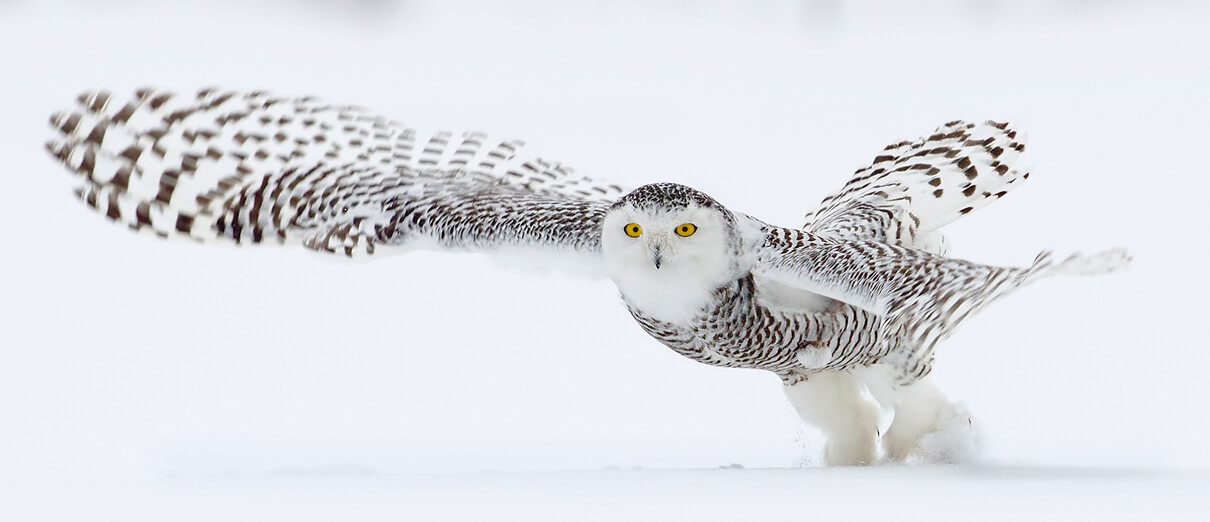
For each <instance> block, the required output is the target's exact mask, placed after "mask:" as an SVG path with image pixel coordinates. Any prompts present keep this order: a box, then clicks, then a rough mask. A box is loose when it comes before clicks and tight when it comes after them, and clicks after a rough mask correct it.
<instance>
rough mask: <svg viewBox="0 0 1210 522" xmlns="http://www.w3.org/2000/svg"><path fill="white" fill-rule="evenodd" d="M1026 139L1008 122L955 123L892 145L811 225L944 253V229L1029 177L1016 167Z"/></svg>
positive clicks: (822, 231) (810, 219)
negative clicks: (914, 138)
mask: <svg viewBox="0 0 1210 522" xmlns="http://www.w3.org/2000/svg"><path fill="white" fill-rule="evenodd" d="M1024 151H1025V139H1024V136H1023V135H1020V134H1019V133H1018V132H1017V131H1016V130H1015V129H1014V128H1013V127H1012V126H1010V125H1009V124H1006V123H997V122H992V121H988V122H985V123H980V124H974V123H966V122H963V121H953V122H950V123H947V124H945V125H943V126H941V127H939V128H937V130H936V131H935V132H934V133H933V134H931V135H929V136H928V137H925V138H921V139H918V140H915V141H903V142H899V143H895V144H892V145H889V146H887V147H886V148H885V149H884V150H883V151H882V153H881V154H879V155H878V157H876V158H874V161H873V162H872V163H871V164H870V165H869V166H867V167H864V168H861V169H859V170H857V172H855V173H854V174H853V177H852V178H851V179H850V180H849V182H848V183H846V184H845V186H844V187H843V188H841V189H840V191H838V192H836V193H835V194H832V195H830V196H828V197H826V198H824V200H823V202H822V203H821V204H820V206H819V208H817V209H816V210H814V211H812V212H810V213H809V214H807V216H806V222H805V225H804V227H803V229H804V230H806V231H808V232H812V233H815V234H819V235H826V236H832V237H838V238H845V239H859V240H871V241H883V242H886V243H891V244H895V245H902V246H907V247H912V248H917V249H922V250H927V251H930V252H932V253H935V254H944V253H945V251H946V245H945V241H944V238H943V237H941V235H940V234H939V233H937V230H938V229H940V228H941V227H943V226H945V225H946V224H948V223H950V222H952V221H954V220H955V219H958V218H959V217H961V216H963V215H966V214H968V213H970V212H973V211H975V210H978V209H980V208H982V207H984V206H986V205H988V204H990V203H991V202H993V201H995V200H997V199H1000V198H1002V197H1004V195H1006V194H1008V192H1009V191H1011V190H1013V189H1014V188H1016V187H1018V186H1020V185H1021V184H1022V182H1023V181H1024V180H1026V179H1028V178H1029V173H1028V172H1021V171H1019V170H1017V169H1016V168H1014V163H1015V162H1016V160H1017V158H1018V157H1019V156H1020V154H1021V153H1022V152H1024Z"/></svg>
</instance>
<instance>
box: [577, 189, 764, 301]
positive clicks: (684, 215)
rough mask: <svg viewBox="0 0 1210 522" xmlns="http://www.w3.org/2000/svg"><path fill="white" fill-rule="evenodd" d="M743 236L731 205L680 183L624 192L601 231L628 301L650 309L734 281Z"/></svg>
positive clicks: (605, 251) (609, 264)
mask: <svg viewBox="0 0 1210 522" xmlns="http://www.w3.org/2000/svg"><path fill="white" fill-rule="evenodd" d="M740 243H741V242H740V237H739V233H738V232H737V230H736V225H735V216H734V215H733V214H732V213H731V212H730V211H728V210H727V209H726V208H725V207H723V206H722V205H720V204H719V203H718V202H717V201H715V200H714V199H713V198H711V197H710V196H707V195H706V194H703V193H701V192H698V191H697V190H694V189H692V188H689V187H686V186H684V185H677V184H674V183H656V184H651V185H644V186H642V187H639V188H637V189H635V190H634V191H633V192H631V193H629V194H627V195H626V196H624V197H622V198H621V199H619V200H618V201H617V203H614V205H613V207H611V208H610V210H609V213H608V214H606V216H605V220H604V222H603V229H602V231H601V250H602V253H603V255H604V259H605V263H606V267H607V269H608V271H609V275H610V277H611V278H613V280H614V283H616V284H617V285H618V288H619V289H620V290H621V291H622V295H623V297H625V298H626V300H627V301H629V302H630V303H631V304H632V305H635V306H637V307H639V308H641V309H643V310H644V311H649V310H650V311H652V312H654V310H651V309H652V308H667V306H664V305H662V304H660V303H665V304H667V302H669V301H680V300H682V299H690V300H692V299H698V298H701V297H702V294H703V293H706V295H707V296H708V295H710V294H713V292H714V291H715V290H717V289H718V288H719V287H720V286H721V285H724V284H726V283H728V282H730V281H732V280H734V279H735V277H737V275H736V257H737V256H738V255H739V249H740V247H741V244H740ZM673 307H674V308H675V307H676V306H673ZM665 312H669V313H671V312H672V311H670V310H665ZM661 315H665V316H666V315H669V314H668V313H665V314H661Z"/></svg>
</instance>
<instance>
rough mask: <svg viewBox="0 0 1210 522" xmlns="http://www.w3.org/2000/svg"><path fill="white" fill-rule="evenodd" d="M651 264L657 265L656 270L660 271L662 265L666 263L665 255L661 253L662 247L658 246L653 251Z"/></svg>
mask: <svg viewBox="0 0 1210 522" xmlns="http://www.w3.org/2000/svg"><path fill="white" fill-rule="evenodd" d="M651 262H653V263H655V269H656V270H659V269H660V264H662V263H663V262H664V255H663V254H662V253H660V247H659V246H658V245H657V246H656V247H655V248H654V249H652V251H651Z"/></svg>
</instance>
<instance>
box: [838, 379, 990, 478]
mask: <svg viewBox="0 0 1210 522" xmlns="http://www.w3.org/2000/svg"><path fill="white" fill-rule="evenodd" d="M894 375H895V372H894V370H891V369H889V368H882V367H874V368H869V369H866V370H864V371H863V372H861V375H860V376H861V378H862V380H864V381H865V384H866V386H867V387H868V388H869V390H870V393H871V394H872V395H873V396H874V399H875V400H877V401H878V402H879V403H880V404H881V405H882V406H883V407H888V408H891V409H892V410H894V412H895V417H894V419H893V420H892V421H891V426H890V427H889V428H888V429H887V431H886V433H884V434H883V435H882V447H883V449H884V450H885V451H884V458H885V459H886V461H887V462H891V463H906V462H920V463H926V464H959V463H964V462H971V461H973V460H977V459H978V456H979V452H980V449H981V446H982V444H981V440H980V436H979V430H978V425H977V424H976V423H975V421H974V419H973V418H972V417H971V415H970V412H969V411H968V410H967V409H966V406H965V405H963V404H961V403H957V402H950V401H949V399H948V398H946V396H945V394H944V393H942V392H941V390H939V389H937V387H936V386H934V385H933V383H932V382H931V380H930V379H929V378H928V377H925V378H922V379H920V380H918V381H916V382H914V383H912V384H909V385H906V386H905V385H899V384H896V380H895V378H894Z"/></svg>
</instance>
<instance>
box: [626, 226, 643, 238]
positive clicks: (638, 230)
mask: <svg viewBox="0 0 1210 522" xmlns="http://www.w3.org/2000/svg"><path fill="white" fill-rule="evenodd" d="M626 235H628V236H630V237H639V236H641V235H643V227H640V226H639V225H638V223H631V224H629V225H626Z"/></svg>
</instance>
